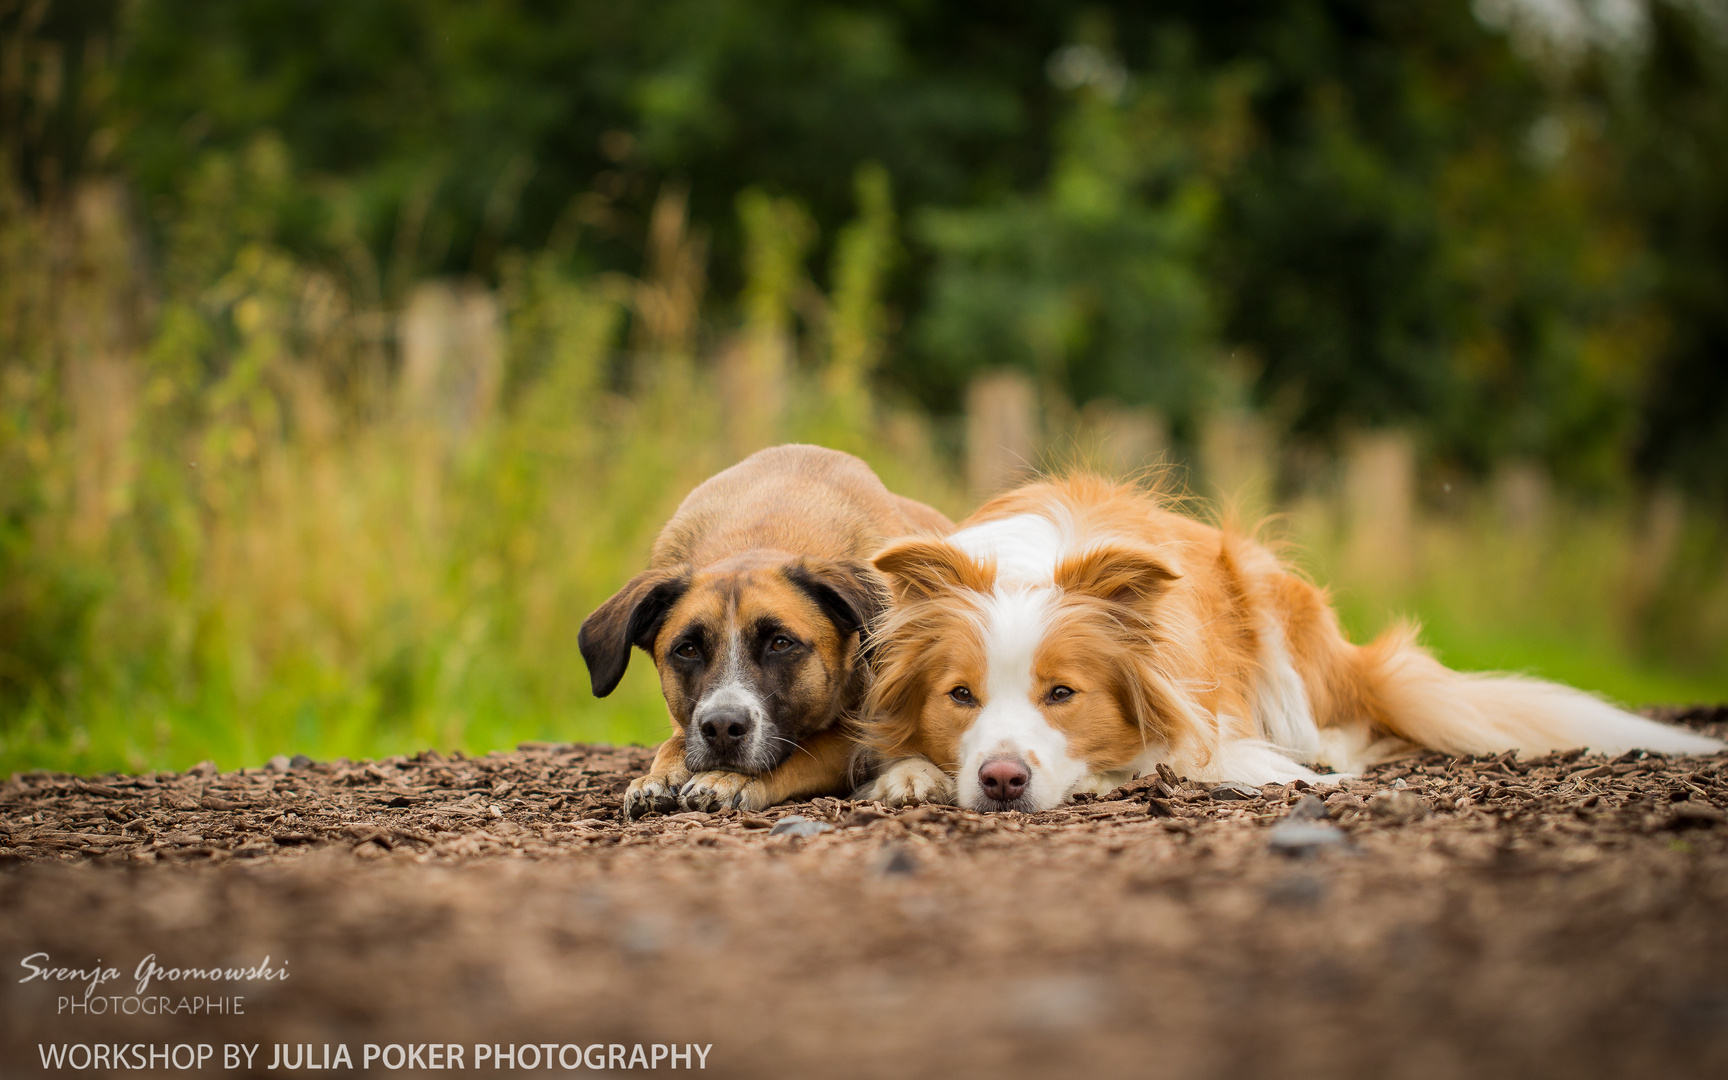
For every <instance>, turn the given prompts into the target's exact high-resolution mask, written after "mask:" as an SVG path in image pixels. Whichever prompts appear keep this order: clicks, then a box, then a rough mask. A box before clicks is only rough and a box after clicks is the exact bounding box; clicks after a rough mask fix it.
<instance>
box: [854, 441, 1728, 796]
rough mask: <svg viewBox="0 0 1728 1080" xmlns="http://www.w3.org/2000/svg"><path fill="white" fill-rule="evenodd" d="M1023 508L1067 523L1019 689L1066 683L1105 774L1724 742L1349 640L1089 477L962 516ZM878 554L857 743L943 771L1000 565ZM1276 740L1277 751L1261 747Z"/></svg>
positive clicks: (958, 556) (1295, 585)
mask: <svg viewBox="0 0 1728 1080" xmlns="http://www.w3.org/2000/svg"><path fill="white" fill-rule="evenodd" d="M1021 514H1035V515H1039V516H1042V517H1045V518H1047V519H1049V520H1052V521H1058V522H1066V523H1067V525H1068V528H1069V534H1068V535H1069V536H1070V541H1069V543H1068V545H1067V546H1066V548H1065V551H1066V552H1068V554H1067V557H1066V558H1064V559H1062V560H1060V561H1058V563H1057V565H1056V569H1055V572H1054V584H1055V585H1056V586H1057V587H1058V588H1059V589H1060V590H1061V599H1060V602H1059V604H1058V606H1057V608H1056V609H1055V614H1054V615H1053V617H1052V619H1051V621H1050V623H1049V626H1050V629H1048V630H1047V631H1046V632H1045V636H1044V637H1043V638H1042V639H1041V643H1040V645H1039V646H1038V650H1037V654H1036V656H1035V658H1034V661H1033V665H1034V670H1033V676H1034V692H1033V693H1034V697H1035V698H1036V697H1037V696H1038V695H1040V694H1044V693H1047V689H1048V687H1050V686H1052V685H1056V684H1063V685H1067V686H1071V687H1072V688H1073V689H1074V690H1076V691H1077V693H1075V695H1074V696H1073V697H1072V698H1071V699H1069V701H1068V702H1067V703H1066V704H1060V705H1057V704H1043V703H1038V702H1035V704H1038V707H1039V710H1040V713H1041V714H1042V715H1043V716H1044V717H1045V719H1046V721H1047V722H1048V723H1049V724H1050V725H1051V726H1053V727H1056V728H1058V729H1059V730H1061V731H1062V732H1063V733H1064V735H1065V736H1066V738H1067V740H1068V746H1069V751H1070V754H1071V755H1072V756H1074V757H1076V758H1079V759H1083V760H1084V761H1085V763H1086V765H1087V767H1088V768H1089V769H1091V770H1092V772H1093V773H1094V774H1097V775H1100V776H1108V775H1110V774H1112V773H1115V772H1117V771H1119V770H1124V769H1127V768H1129V767H1130V766H1131V765H1134V764H1135V763H1136V762H1139V763H1140V764H1141V765H1142V766H1144V764H1145V762H1146V761H1147V755H1148V754H1149V753H1150V754H1152V755H1153V756H1155V757H1156V758H1157V759H1158V760H1162V761H1168V762H1169V763H1170V764H1172V766H1173V767H1175V768H1176V769H1177V770H1178V771H1179V772H1183V773H1186V774H1188V775H1190V776H1194V777H1197V778H1207V779H1219V780H1222V779H1253V780H1254V782H1257V783H1258V782H1266V781H1264V780H1262V779H1258V778H1252V777H1246V776H1237V775H1231V773H1232V772H1233V771H1240V772H1245V773H1252V772H1255V771H1256V770H1257V769H1258V770H1261V771H1264V770H1265V769H1266V768H1269V767H1270V766H1266V765H1265V762H1266V761H1267V760H1272V761H1274V762H1276V761H1279V760H1285V761H1286V764H1289V765H1290V766H1291V767H1294V768H1297V771H1301V770H1300V769H1299V767H1296V766H1295V765H1294V761H1291V760H1287V759H1297V760H1301V761H1304V762H1306V763H1308V764H1314V765H1330V766H1332V767H1334V768H1337V769H1341V770H1354V769H1359V768H1362V767H1364V766H1366V765H1369V764H1372V763H1374V762H1377V761H1381V760H1386V759H1389V758H1391V757H1394V756H1397V755H1399V754H1402V753H1406V752H1408V751H1409V750H1410V749H1411V748H1412V747H1413V746H1416V745H1421V746H1429V747H1434V748H1436V749H1440V750H1445V751H1449V752H1455V753H1490V752H1492V753H1498V752H1502V751H1505V750H1519V751H1523V752H1527V753H1542V752H1546V751H1551V750H1557V749H1570V748H1573V747H1579V746H1590V747H1593V748H1595V749H1598V750H1605V751H1613V752H1618V751H1620V750H1624V749H1627V748H1629V747H1631V746H1643V747H1646V748H1650V749H1663V750H1668V751H1670V752H1709V751H1711V750H1713V749H1717V748H1719V746H1720V744H1716V743H1714V742H1713V741H1712V740H1709V739H1705V738H1703V737H1702V736H1697V735H1693V734H1691V733H1687V732H1682V731H1679V730H1677V729H1673V728H1667V727H1664V726H1662V725H1658V724H1654V723H1652V722H1650V721H1647V720H1643V719H1642V718H1638V717H1634V716H1631V715H1630V714H1627V713H1624V712H1621V711H1619V710H1617V709H1615V708H1613V707H1611V706H1609V705H1607V704H1606V703H1604V702H1601V701H1600V700H1598V699H1596V698H1593V697H1591V696H1590V695H1587V694H1584V693H1582V692H1580V691H1577V690H1572V689H1570V688H1567V687H1563V686H1558V685H1556V684H1553V683H1546V682H1542V681H1540V680H1536V679H1528V678H1521V677H1518V676H1507V675H1466V674H1460V673H1457V672H1453V671H1450V670H1448V669H1447V668H1445V667H1443V666H1442V665H1440V664H1439V663H1438V662H1437V661H1435V660H1434V659H1433V657H1432V656H1430V655H1429V654H1428V653H1427V652H1425V651H1424V650H1422V649H1421V648H1420V646H1418V645H1417V644H1416V641H1415V634H1414V631H1413V630H1412V629H1409V628H1404V627H1400V628H1397V629H1394V630H1392V631H1389V632H1388V633H1386V634H1385V635H1383V636H1381V637H1380V638H1379V639H1377V640H1376V641H1374V642H1373V643H1371V644H1369V645H1366V646H1357V645H1353V644H1351V643H1350V642H1349V640H1348V639H1346V637H1345V636H1344V634H1343V632H1342V630H1341V628H1340V626H1339V623H1338V619H1337V616H1336V614H1335V613H1334V612H1333V610H1332V608H1331V606H1330V604H1329V602H1328V600H1327V597H1326V594H1325V592H1324V591H1323V590H1322V589H1320V588H1318V587H1317V586H1315V585H1313V584H1311V583H1309V582H1307V581H1305V580H1304V579H1303V578H1301V577H1300V576H1299V575H1297V574H1296V573H1294V572H1292V571H1291V570H1290V568H1289V567H1287V566H1286V565H1285V564H1284V563H1283V562H1282V561H1281V560H1280V559H1279V558H1278V557H1277V555H1275V554H1274V553H1273V552H1272V551H1271V550H1269V549H1268V548H1267V547H1265V546H1264V545H1262V544H1259V543H1256V542H1255V541H1254V540H1253V539H1252V538H1250V537H1248V536H1245V535H1243V534H1241V533H1239V532H1236V531H1234V530H1231V529H1228V528H1226V529H1220V528H1215V527H1213V526H1210V525H1207V524H1205V523H1203V522H1200V521H1197V520H1195V519H1193V518H1192V517H1188V516H1185V515H1183V514H1179V513H1175V512H1173V511H1172V510H1171V509H1169V508H1168V506H1167V505H1165V503H1164V502H1163V501H1161V500H1160V499H1159V498H1158V497H1157V496H1155V495H1153V494H1150V493H1146V492H1142V491H1139V490H1136V489H1134V488H1133V487H1131V486H1129V485H1125V484H1119V483H1114V482H1111V481H1108V480H1105V479H1102V478H1100V477H1096V476H1088V475H1077V476H1072V477H1069V478H1066V479H1061V480H1051V481H1043V482H1037V483H1032V484H1028V485H1026V486H1024V487H1022V488H1019V489H1017V490H1015V491H1012V492H1009V493H1007V494H1005V495H1002V496H1000V497H998V498H996V499H994V500H992V501H991V502H989V503H988V504H986V505H985V506H984V507H983V508H981V509H980V510H979V511H978V512H977V513H976V514H975V515H973V517H971V518H970V519H968V520H967V521H966V522H964V523H962V525H961V528H962V529H965V528H968V527H971V526H974V525H979V524H983V523H986V522H990V521H995V520H998V519H1002V518H1009V517H1013V516H1016V515H1021ZM876 564H877V566H878V567H879V568H880V569H882V570H883V571H884V572H885V573H887V574H888V575H889V578H890V581H891V583H892V586H893V590H894V596H895V603H894V606H893V607H892V609H891V610H890V611H888V612H887V613H886V614H885V615H884V616H883V617H882V619H881V621H880V622H879V624H878V626H877V628H876V630H875V632H874V639H875V643H876V644H875V648H876V667H877V671H876V677H875V680H874V684H873V687H872V690H871V692H870V697H869V701H868V703H867V715H868V716H869V717H870V726H869V731H868V738H869V739H870V741H871V743H872V744H873V745H874V746H875V747H876V748H877V749H878V751H879V752H880V753H881V754H883V755H884V756H885V757H886V758H888V759H903V758H907V757H910V756H914V755H921V756H923V757H925V758H927V759H928V760H929V761H931V762H933V763H935V764H936V765H938V766H941V767H943V768H944V769H946V770H947V771H948V772H950V773H952V772H953V771H954V769H955V767H956V766H955V764H954V763H955V761H956V760H957V757H958V754H957V751H956V747H957V746H958V745H959V741H960V739H961V737H962V736H963V735H964V734H965V732H966V730H967V728H968V725H969V724H970V722H971V720H972V718H973V716H974V715H975V711H973V710H970V709H967V708H964V707H963V706H961V705H957V704H955V703H954V702H953V701H952V699H951V698H950V697H949V694H950V692H951V691H952V689H953V688H954V687H955V686H968V687H969V686H979V685H982V684H983V681H984V674H983V665H984V662H985V661H984V651H983V650H984V645H983V643H982V641H981V640H980V633H981V631H980V628H979V627H980V623H979V618H978V614H977V612H978V604H979V603H980V602H981V601H982V599H983V597H982V594H985V593H988V592H989V591H990V590H991V588H992V587H993V585H994V583H995V580H996V570H995V568H994V567H993V566H990V565H986V564H981V563H979V562H976V561H975V560H973V559H972V558H971V557H970V556H968V555H967V554H966V553H965V552H964V551H962V550H960V549H959V548H957V547H955V546H954V545H952V544H949V543H947V542H945V541H940V540H927V539H925V540H913V541H907V542H903V543H901V544H898V545H894V546H891V547H889V548H888V549H886V550H885V551H883V552H882V553H881V554H880V555H879V556H878V557H877V560H876ZM1285 657H1287V661H1286V660H1284V659H1283V658H1285ZM1280 677H1283V678H1284V680H1285V682H1284V683H1282V684H1280V682H1279V679H1280ZM1304 710H1305V711H1306V715H1307V716H1309V717H1311V721H1312V722H1311V723H1308V724H1307V726H1306V728H1304V727H1303V725H1302V724H1301V723H1298V720H1300V719H1301V718H1302V716H1303V714H1304ZM1281 739H1282V740H1283V742H1282V744H1280V749H1281V751H1282V754H1283V755H1284V756H1282V757H1280V756H1279V755H1277V754H1273V753H1271V749H1270V748H1269V747H1266V746H1265V744H1266V743H1267V742H1271V743H1275V744H1276V743H1280V740H1281ZM1295 742H1305V743H1306V745H1303V746H1296V745H1292V744H1293V743H1295ZM1256 746H1258V747H1261V748H1262V751H1263V752H1262V753H1261V756H1260V757H1254V756H1253V753H1254V752H1255V751H1254V750H1253V748H1254V747H1256ZM914 775H915V774H914Z"/></svg>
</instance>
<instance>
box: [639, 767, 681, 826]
mask: <svg viewBox="0 0 1728 1080" xmlns="http://www.w3.org/2000/svg"><path fill="white" fill-rule="evenodd" d="M689 778H690V774H689V773H688V772H685V771H684V770H682V769H680V770H678V771H677V772H669V773H649V774H648V775H647V776H638V777H637V778H636V779H634V780H632V781H630V787H629V788H628V789H627V790H626V791H625V792H624V820H625V821H634V820H636V819H637V818H639V817H641V816H642V815H643V814H648V813H659V814H670V813H671V812H672V811H674V810H676V809H678V789H679V788H680V787H682V786H683V785H684V782H685V781H686V780H688V779H689Z"/></svg>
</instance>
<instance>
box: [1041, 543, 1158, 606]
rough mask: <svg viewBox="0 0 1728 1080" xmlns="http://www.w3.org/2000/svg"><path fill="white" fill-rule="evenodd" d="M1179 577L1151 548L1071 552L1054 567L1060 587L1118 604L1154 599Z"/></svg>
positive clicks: (1098, 549)
mask: <svg viewBox="0 0 1728 1080" xmlns="http://www.w3.org/2000/svg"><path fill="white" fill-rule="evenodd" d="M1181 576H1182V575H1181V574H1179V573H1177V572H1176V570H1174V569H1173V568H1171V566H1170V564H1169V563H1167V562H1165V561H1164V560H1163V559H1161V558H1159V557H1158V556H1157V555H1155V554H1153V553H1152V552H1150V551H1147V550H1143V549H1140V548H1132V547H1120V546H1117V545H1114V544H1110V545H1106V546H1104V547H1097V548H1093V549H1092V550H1090V551H1085V552H1082V553H1080V554H1078V555H1071V556H1069V557H1068V558H1066V559H1063V560H1062V561H1061V562H1060V563H1058V564H1057V566H1056V585H1057V586H1058V587H1059V588H1061V589H1062V590H1064V591H1066V592H1077V593H1082V594H1084V595H1086V596H1095V597H1097V598H1098V599H1100V600H1108V601H1111V602H1112V603H1117V604H1134V603H1140V602H1143V601H1147V600H1154V599H1157V598H1158V597H1159V596H1161V595H1162V594H1163V593H1164V591H1165V590H1166V589H1168V588H1169V587H1170V583H1171V582H1172V581H1175V580H1176V579H1177V578H1178V577H1181Z"/></svg>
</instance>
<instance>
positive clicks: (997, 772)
mask: <svg viewBox="0 0 1728 1080" xmlns="http://www.w3.org/2000/svg"><path fill="white" fill-rule="evenodd" d="M1031 782H1032V770H1031V769H1028V768H1027V767H1026V763H1025V762H1024V761H1021V760H1020V759H1019V758H1017V757H999V758H991V759H990V760H989V761H986V762H985V763H984V764H982V765H980V766H978V786H979V787H981V788H983V789H984V795H985V797H987V798H990V799H994V800H996V801H997V802H1004V803H1007V802H1013V801H1014V800H1015V799H1018V798H1019V797H1020V796H1021V795H1023V794H1024V793H1025V791H1026V785H1027V784H1029V783H1031Z"/></svg>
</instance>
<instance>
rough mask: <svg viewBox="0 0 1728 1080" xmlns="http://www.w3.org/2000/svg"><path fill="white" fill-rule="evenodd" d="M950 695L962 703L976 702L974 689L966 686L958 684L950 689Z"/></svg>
mask: <svg viewBox="0 0 1728 1080" xmlns="http://www.w3.org/2000/svg"><path fill="white" fill-rule="evenodd" d="M948 696H949V697H951V698H953V699H954V700H955V701H957V702H959V703H960V704H962V705H971V704H973V703H974V700H973V697H972V691H971V690H969V689H968V688H966V687H964V686H956V687H955V688H954V689H952V690H950V691H948Z"/></svg>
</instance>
